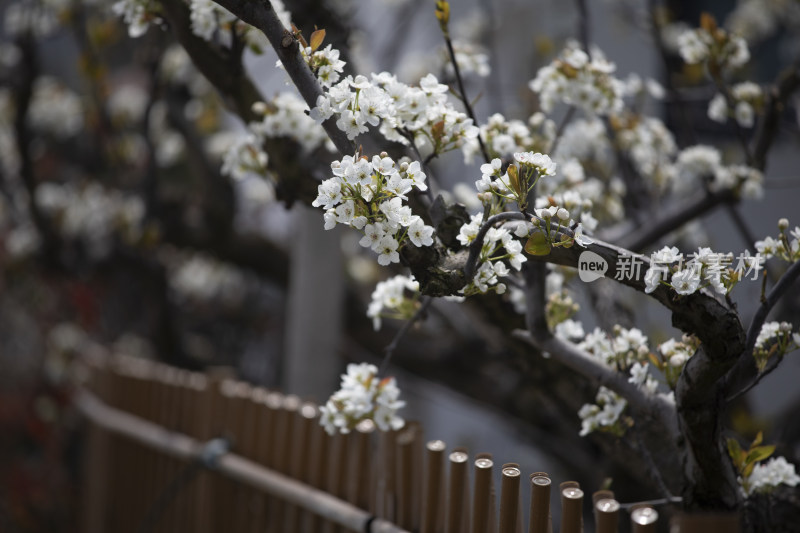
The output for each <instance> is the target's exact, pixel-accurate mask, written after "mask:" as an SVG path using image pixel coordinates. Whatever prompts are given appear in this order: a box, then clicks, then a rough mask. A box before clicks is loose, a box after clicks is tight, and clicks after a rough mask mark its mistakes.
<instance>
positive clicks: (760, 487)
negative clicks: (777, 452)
mask: <svg viewBox="0 0 800 533" xmlns="http://www.w3.org/2000/svg"><path fill="white" fill-rule="evenodd" d="M739 482H740V483H741V484H742V492H744V494H745V496H751V495H752V494H755V493H764V492H769V491H770V490H772V489H773V488H775V487H777V486H778V485H789V486H790V487H796V486H797V484H798V483H800V476H798V475H797V472H796V471H795V466H794V465H793V464H792V463H790V462H788V461H787V460H786V458H785V457H772V458H770V460H769V461H767V462H766V463H758V464H756V465H755V467H753V471H752V472H751V473H750V475H749V476H748V477H747V479H746V480H742V479H741V478H740V479H739Z"/></svg>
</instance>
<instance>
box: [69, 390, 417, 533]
mask: <svg viewBox="0 0 800 533" xmlns="http://www.w3.org/2000/svg"><path fill="white" fill-rule="evenodd" d="M76 405H77V407H78V408H79V409H80V410H81V412H83V414H84V415H86V416H87V417H88V418H89V419H90V420H92V421H93V422H95V423H97V424H98V425H100V426H102V427H103V428H105V429H106V430H108V431H110V432H112V433H115V434H117V435H119V436H122V437H124V438H126V439H130V440H132V441H135V442H137V443H140V444H142V445H144V446H148V447H151V448H154V449H156V450H158V451H160V452H162V453H164V454H166V455H168V456H170V457H172V458H175V459H180V460H183V461H197V460H199V459H200V458H201V456H202V453H203V450H204V447H203V445H202V444H201V443H200V442H198V441H197V440H195V439H193V438H191V437H188V436H187V435H184V434H181V433H176V432H173V431H169V430H167V429H165V428H163V427H161V426H158V425H156V424H153V423H151V422H148V421H146V420H144V419H142V418H140V417H137V416H133V415H131V414H128V413H126V412H124V411H121V410H119V409H115V408H112V407H109V406H107V405H105V404H103V403H102V402H100V401H99V400H98V399H97V398H96V397H95V396H93V395H92V394H91V393H88V392H86V391H82V392H80V393H78V395H77V397H76ZM216 468H217V470H218V471H219V472H220V474H222V475H224V476H226V477H228V478H230V479H233V480H236V481H238V482H240V483H244V484H246V485H248V486H251V487H255V488H258V489H259V490H263V491H264V492H267V493H269V494H272V495H275V496H277V497H279V498H281V499H282V500H284V501H286V502H288V503H290V504H292V505H297V506H300V507H303V508H304V509H309V510H311V511H313V512H315V513H317V514H319V515H321V516H323V517H324V518H326V519H328V520H330V521H332V522H335V523H337V524H339V525H341V526H343V527H345V528H348V529H351V530H354V531H372V532H373V533H408V532H407V531H406V530H404V529H402V528H400V527H398V526H396V525H394V524H391V523H388V522H386V521H385V520H381V519H375V518H374V517H372V516H371V515H370V514H369V513H368V512H366V511H363V510H362V509H359V508H358V507H356V506H354V505H352V504H349V503H347V502H344V501H342V500H340V499H338V498H335V497H333V496H331V495H330V494H327V493H325V492H323V491H320V490H317V489H314V488H312V487H309V486H308V485H305V484H303V483H300V482H298V481H295V480H293V479H291V478H289V477H287V476H284V475H282V474H279V473H277V472H274V471H272V470H269V469H266V468H263V467H262V466H260V465H258V464H256V463H254V462H253V461H250V460H248V459H245V458H243V457H240V456H238V455H235V454H226V455H223V456H222V457H219V458H218V459H217V463H216ZM368 524H370V526H369V529H367V525H368Z"/></svg>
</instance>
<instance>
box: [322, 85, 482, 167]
mask: <svg viewBox="0 0 800 533" xmlns="http://www.w3.org/2000/svg"><path fill="white" fill-rule="evenodd" d="M447 91H448V89H447V86H446V85H443V84H441V83H439V81H438V80H437V79H436V77H435V76H434V75H433V74H428V75H427V76H425V77H424V78H422V79H421V80H420V82H419V87H411V86H409V85H406V84H405V83H402V82H399V81H397V78H396V76H394V75H392V74H389V73H388V72H382V73H380V74H372V75H371V78H367V77H366V76H361V75H359V76H356V77H355V78H353V77H352V76H347V77H346V78H345V79H343V80H342V81H340V82H338V83H337V84H335V85H333V86H331V87H330V88H329V90H328V92H327V93H325V94H323V95H320V96H319V97H318V98H317V102H316V107H315V108H314V109H312V110H311V116H312V117H313V118H315V119H316V120H318V121H320V122H321V121H323V120H327V119H328V118H331V117H333V116H336V126H337V127H338V128H339V129H340V130H342V131H344V132H345V133H346V134H347V138H348V139H355V138H356V137H357V136H358V135H360V134H361V133H364V132H366V131H367V130H368V129H369V128H368V125H370V126H378V125H380V128H379V131H380V132H381V133H382V134H383V135H384V137H386V138H387V139H388V140H390V141H396V142H400V143H402V144H409V143H410V142H413V143H414V146H415V147H416V148H417V150H419V151H420V152H421V153H422V154H426V155H430V154H441V153H444V152H447V151H449V150H453V149H455V148H459V147H460V146H461V145H462V144H463V143H464V142H465V141H466V140H468V139H471V138H474V137H476V136H477V135H478V128H477V127H476V126H474V125H473V124H472V119H471V118H469V117H468V116H467V115H466V114H465V113H462V112H460V111H457V110H456V109H455V107H453V104H452V103H451V102H449V101H448V98H447Z"/></svg>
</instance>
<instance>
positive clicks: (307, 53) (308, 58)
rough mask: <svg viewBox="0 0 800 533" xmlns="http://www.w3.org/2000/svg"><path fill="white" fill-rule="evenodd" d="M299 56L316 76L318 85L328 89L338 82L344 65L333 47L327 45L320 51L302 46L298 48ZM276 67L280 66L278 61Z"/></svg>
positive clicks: (337, 51)
mask: <svg viewBox="0 0 800 533" xmlns="http://www.w3.org/2000/svg"><path fill="white" fill-rule="evenodd" d="M300 54H301V55H302V56H303V60H305V62H306V64H307V65H308V66H309V68H310V69H311V71H312V72H313V73H314V74H315V75H316V76H317V80H319V84H320V85H322V86H323V87H330V86H332V85H333V84H334V83H336V82H337V81H339V78H340V77H341V74H342V71H343V70H344V66H345V65H346V63H345V62H344V61H342V60H341V59H339V50H337V49H335V48H333V45H330V44H329V45H328V46H326V47H325V48H323V49H321V50H314V49H313V48H312V47H311V46H303V47H301V48H300ZM278 65H279V66H282V64H281V62H280V61H278Z"/></svg>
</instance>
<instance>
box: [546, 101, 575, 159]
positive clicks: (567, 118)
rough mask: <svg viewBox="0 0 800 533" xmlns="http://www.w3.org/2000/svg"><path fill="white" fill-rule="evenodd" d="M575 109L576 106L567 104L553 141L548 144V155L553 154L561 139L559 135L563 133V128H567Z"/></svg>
mask: <svg viewBox="0 0 800 533" xmlns="http://www.w3.org/2000/svg"><path fill="white" fill-rule="evenodd" d="M575 109H576V108H575V106H574V105H571V106H569V109H567V113H566V114H565V115H564V118H563V119H561V123H560V124H559V125H558V129H557V130H556V136H555V137H554V138H553V143H552V144H551V145H550V150H548V152H549V153H550V155H555V153H556V148H558V143H559V142H560V141H561V136H562V135H564V130H565V129H567V126H568V125H569V123H570V121H571V120H572V117H574V116H575Z"/></svg>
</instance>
